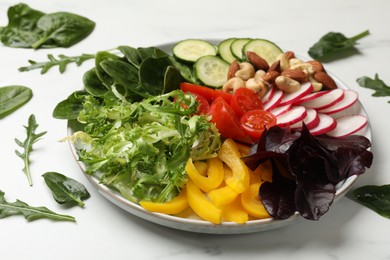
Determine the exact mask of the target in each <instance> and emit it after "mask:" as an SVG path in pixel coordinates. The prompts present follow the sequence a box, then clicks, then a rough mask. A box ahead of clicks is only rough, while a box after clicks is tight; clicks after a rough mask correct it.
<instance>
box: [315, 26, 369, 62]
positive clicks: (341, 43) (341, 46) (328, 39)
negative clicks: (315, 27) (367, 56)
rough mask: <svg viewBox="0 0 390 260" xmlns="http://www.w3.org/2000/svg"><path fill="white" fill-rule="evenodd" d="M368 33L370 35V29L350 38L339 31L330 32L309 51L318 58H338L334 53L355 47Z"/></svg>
mask: <svg viewBox="0 0 390 260" xmlns="http://www.w3.org/2000/svg"><path fill="white" fill-rule="evenodd" d="M367 35H369V31H368V30H366V31H364V32H362V33H359V34H358V35H355V36H353V37H351V38H348V37H346V36H344V35H343V34H342V33H339V32H329V33H327V34H325V35H324V36H322V37H321V38H320V40H319V41H318V42H317V43H315V44H314V45H313V46H312V47H310V49H309V51H308V53H309V55H310V56H311V57H312V58H314V59H317V60H325V59H330V58H337V57H335V56H332V55H334V54H337V53H340V52H342V51H346V50H351V49H353V47H354V46H355V45H356V44H357V41H358V40H360V39H361V38H363V37H366V36H367Z"/></svg>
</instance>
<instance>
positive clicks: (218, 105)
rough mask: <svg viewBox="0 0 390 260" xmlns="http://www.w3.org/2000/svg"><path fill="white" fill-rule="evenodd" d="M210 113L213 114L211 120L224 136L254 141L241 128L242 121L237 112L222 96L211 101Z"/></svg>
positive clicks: (248, 141) (243, 140)
mask: <svg viewBox="0 0 390 260" xmlns="http://www.w3.org/2000/svg"><path fill="white" fill-rule="evenodd" d="M208 114H209V115H211V117H212V119H211V121H212V122H214V123H215V126H216V127H217V128H218V130H219V133H220V134H221V135H222V136H223V137H225V138H232V139H234V140H238V141H242V142H245V143H252V140H251V138H250V137H249V136H248V135H247V134H246V133H245V132H244V131H243V130H242V129H241V128H240V121H239V120H238V118H237V116H236V114H235V113H234V112H233V110H232V108H231V107H230V106H229V104H228V103H227V102H226V101H225V100H224V99H223V98H222V97H217V98H216V99H215V100H214V101H213V102H212V103H211V105H210V110H209V113H208Z"/></svg>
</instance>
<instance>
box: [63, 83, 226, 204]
mask: <svg viewBox="0 0 390 260" xmlns="http://www.w3.org/2000/svg"><path fill="white" fill-rule="evenodd" d="M113 93H114V94H115V95H116V96H117V97H118V98H117V99H116V101H115V102H114V103H104V102H102V100H101V99H97V98H95V97H93V96H90V95H87V96H85V100H84V102H83V108H82V110H81V111H80V113H79V116H78V119H77V120H78V121H79V122H80V123H82V124H83V130H82V131H78V132H75V133H74V134H73V135H72V136H70V137H68V138H67V139H68V140H71V141H73V142H75V144H76V145H75V146H76V149H77V153H78V156H79V160H80V161H82V162H83V163H84V164H85V166H86V172H87V173H88V174H93V175H95V176H97V177H98V178H99V179H100V181H101V182H102V183H103V184H105V185H107V186H110V187H114V188H116V189H117V190H118V191H119V192H120V193H121V194H122V195H123V196H124V197H125V198H127V199H129V200H131V201H133V202H138V201H140V200H150V201H156V202H163V201H169V200H170V199H172V198H174V197H175V196H177V195H178V193H179V192H180V190H181V188H182V187H183V186H184V184H185V183H186V180H187V174H186V171H185V163H186V162H187V160H188V158H189V157H190V156H191V158H193V159H194V160H202V159H207V158H211V157H214V156H216V151H217V150H218V148H219V147H220V144H221V141H220V136H219V133H218V130H217V129H216V127H215V126H214V125H213V124H212V123H210V122H209V121H208V119H207V117H206V116H198V115H194V114H195V113H196V111H197V106H198V103H197V101H196V98H195V96H193V95H190V94H184V93H183V92H181V91H180V90H175V91H172V92H169V93H167V94H163V95H158V96H152V97H150V98H146V99H144V100H142V101H140V102H129V101H127V100H126V99H125V98H124V97H122V96H121V94H120V93H119V92H117V91H115V89H113Z"/></svg>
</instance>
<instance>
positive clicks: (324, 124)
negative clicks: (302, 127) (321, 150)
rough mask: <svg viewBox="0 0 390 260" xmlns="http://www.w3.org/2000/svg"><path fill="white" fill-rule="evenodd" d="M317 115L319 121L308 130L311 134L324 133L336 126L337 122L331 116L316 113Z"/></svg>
mask: <svg viewBox="0 0 390 260" xmlns="http://www.w3.org/2000/svg"><path fill="white" fill-rule="evenodd" d="M318 117H319V118H320V123H319V124H318V125H317V126H316V127H314V128H312V129H310V130H309V131H310V133H311V134H312V135H321V134H325V133H328V132H330V131H332V130H333V129H335V128H336V126H337V122H336V119H334V118H333V117H331V116H328V115H325V114H322V113H318Z"/></svg>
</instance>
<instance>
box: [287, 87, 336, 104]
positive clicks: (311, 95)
mask: <svg viewBox="0 0 390 260" xmlns="http://www.w3.org/2000/svg"><path fill="white" fill-rule="evenodd" d="M329 91H330V90H323V91H318V92H313V93H310V94H308V95H306V96H304V97H302V98H301V99H300V100H298V101H297V102H295V104H296V105H299V104H301V103H303V102H306V101H310V100H312V99H315V98H318V97H320V96H322V95H325V94H326V93H328V92H329Z"/></svg>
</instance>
